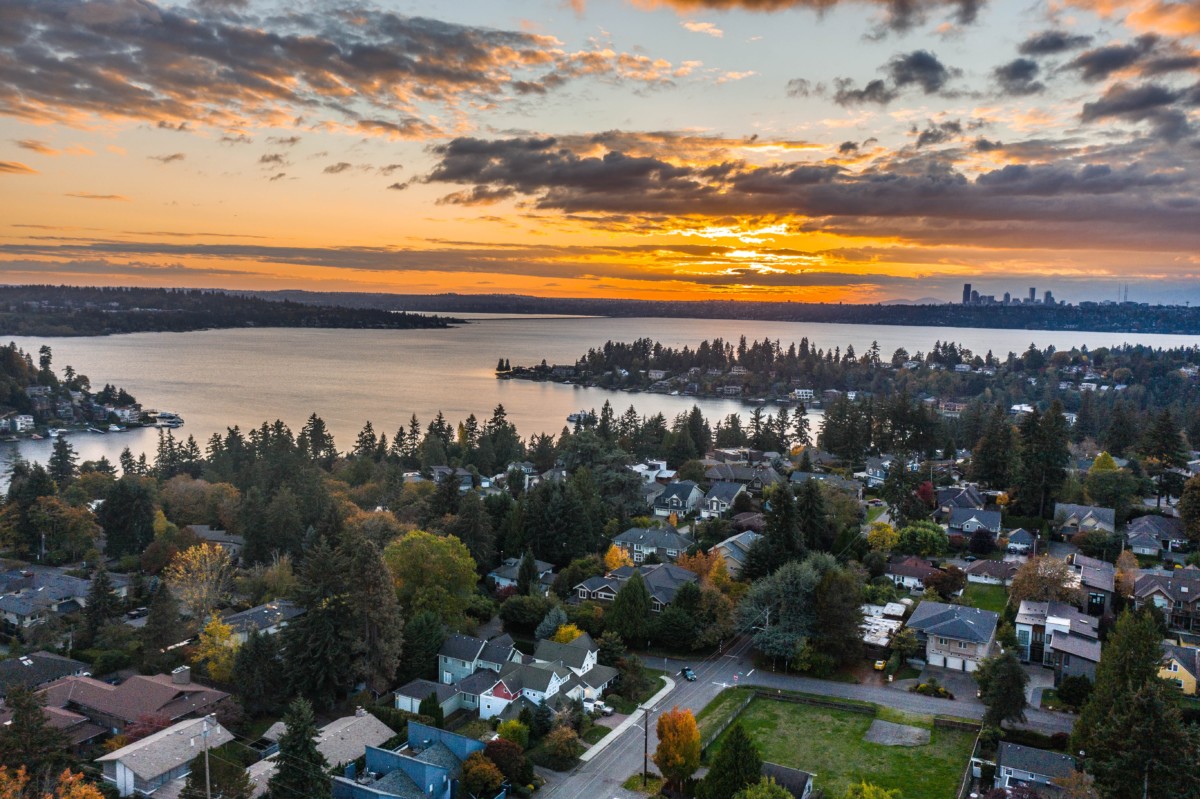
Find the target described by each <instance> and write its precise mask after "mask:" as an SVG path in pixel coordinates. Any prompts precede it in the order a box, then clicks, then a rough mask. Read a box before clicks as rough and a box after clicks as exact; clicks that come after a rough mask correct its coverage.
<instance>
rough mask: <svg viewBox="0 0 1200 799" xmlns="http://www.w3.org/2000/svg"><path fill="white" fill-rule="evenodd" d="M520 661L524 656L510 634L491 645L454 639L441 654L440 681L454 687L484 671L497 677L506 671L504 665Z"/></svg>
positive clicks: (465, 637) (471, 638)
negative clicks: (503, 670) (455, 684)
mask: <svg viewBox="0 0 1200 799" xmlns="http://www.w3.org/2000/svg"><path fill="white" fill-rule="evenodd" d="M520 659H521V653H520V652H518V651H517V648H516V646H514V645H513V639H512V637H511V636H509V635H507V634H506V635H500V636H497V637H496V638H493V639H491V640H490V641H485V640H484V639H482V638H475V637H474V636H470V635H451V636H450V637H448V638H447V639H446V640H445V641H444V642H443V643H442V648H441V649H439V650H438V680H439V682H441V683H442V684H443V685H453V684H454V683H457V682H458V681H459V680H462V679H464V678H466V677H470V676H471V675H472V674H474V673H475V672H477V671H479V670H480V669H484V670H486V671H491V672H493V673H496V672H499V671H500V669H502V668H504V664H506V663H508V662H510V661H514V660H520ZM422 698H424V697H422Z"/></svg>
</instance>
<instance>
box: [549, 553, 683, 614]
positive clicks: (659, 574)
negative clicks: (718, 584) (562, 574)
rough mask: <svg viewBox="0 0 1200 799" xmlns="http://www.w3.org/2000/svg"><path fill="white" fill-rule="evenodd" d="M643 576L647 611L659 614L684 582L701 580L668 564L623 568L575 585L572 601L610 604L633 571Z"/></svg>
mask: <svg viewBox="0 0 1200 799" xmlns="http://www.w3.org/2000/svg"><path fill="white" fill-rule="evenodd" d="M635 569H636V570H637V571H638V572H639V573H640V574H641V575H642V580H643V581H644V582H645V583H646V590H648V591H649V592H650V610H651V612H653V613H658V612H659V611H661V610H662V609H663V608H665V607H666V606H667V605H669V604H671V600H673V599H674V598H675V592H676V591H678V590H679V586H681V585H683V584H684V583H697V582H699V581H700V578H699V577H698V576H697V575H696V573H695V572H690V571H688V570H687V569H683V568H680V567H679V566H676V565H674V564H671V563H655V564H653V565H650V566H637V567H634V566H622V567H621V568H619V569H614V570H613V571H611V572H609V573H608V574H605V575H598V576H596V577H589V578H588V579H587V580H584V581H583V582H582V583H580V584H579V585H577V586H575V592H574V597H573V599H574V600H575V601H577V602H582V601H584V600H588V599H590V600H592V601H595V602H604V603H607V602H612V601H613V600H614V599H616V598H617V592H618V591H620V590H621V586H622V585H624V584H625V582H626V581H627V580H629V578H630V577H632V576H633V573H634V570H635Z"/></svg>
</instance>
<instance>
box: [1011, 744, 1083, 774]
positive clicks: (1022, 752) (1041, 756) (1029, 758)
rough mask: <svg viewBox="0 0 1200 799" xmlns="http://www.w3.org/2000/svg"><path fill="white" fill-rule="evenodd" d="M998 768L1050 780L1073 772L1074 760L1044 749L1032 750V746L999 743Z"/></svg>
mask: <svg viewBox="0 0 1200 799" xmlns="http://www.w3.org/2000/svg"><path fill="white" fill-rule="evenodd" d="M996 766H997V767H998V768H1012V769H1018V770H1020V771H1025V772H1028V773H1030V774H1040V775H1043V776H1046V777H1050V778H1051V779H1053V778H1056V777H1066V776H1068V775H1070V774H1071V773H1072V772H1073V771H1075V758H1073V757H1071V756H1070V755H1064V754H1061V753H1060V752H1050V751H1047V750H1045V749H1034V748H1033V747H1032V746H1021V745H1020V744H1010V743H1008V742H1007V741H1001V743H1000V748H999V749H998V750H997V752H996Z"/></svg>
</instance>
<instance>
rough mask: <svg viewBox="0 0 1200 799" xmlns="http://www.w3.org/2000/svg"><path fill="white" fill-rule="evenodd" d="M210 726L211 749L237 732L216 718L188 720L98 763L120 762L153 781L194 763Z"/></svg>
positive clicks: (229, 739) (111, 754) (230, 739)
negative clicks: (173, 770)
mask: <svg viewBox="0 0 1200 799" xmlns="http://www.w3.org/2000/svg"><path fill="white" fill-rule="evenodd" d="M206 727H207V729H208V746H209V748H210V749H211V748H215V747H218V746H222V745H224V744H227V743H229V742H230V741H232V740H233V733H231V732H229V731H228V730H226V729H225V728H224V727H222V726H221V725H220V724H217V723H216V722H215V721H212V720H207V719H188V720H187V721H181V722H179V723H178V724H172V725H171V726H170V727H167V728H166V729H165V730H159V731H158V732H156V733H154V734H153V735H147V736H146V737H145V738H143V739H141V740H140V741H134V742H133V743H131V744H129V745H128V746H123V747H121V748H120V749H118V750H116V751H115V752H109V753H108V754H107V755H103V756H101V757H98V758H96V762H97V763H103V762H109V761H114V762H115V761H119V762H121V763H122V764H124V766H125V767H126V768H128V769H129V770H130V771H132V772H133V773H134V774H136V775H137V776H138V777H141V778H142V779H143V780H147V781H149V780H153V779H155V778H156V777H159V776H161V775H163V774H166V773H167V772H168V771H171V770H172V769H176V768H179V767H180V766H182V765H183V764H185V763H189V762H191V761H192V760H193V759H194V758H195V757H196V755H197V754H198V753H200V752H201V751H203V746H204V738H203V733H204V729H205V728H206Z"/></svg>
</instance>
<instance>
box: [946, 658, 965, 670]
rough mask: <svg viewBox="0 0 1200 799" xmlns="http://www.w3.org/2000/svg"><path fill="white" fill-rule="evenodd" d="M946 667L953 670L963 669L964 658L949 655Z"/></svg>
mask: <svg viewBox="0 0 1200 799" xmlns="http://www.w3.org/2000/svg"><path fill="white" fill-rule="evenodd" d="M946 668H948V669H950V670H951V671H962V670H963V659H962V658H955V657H947V658H946Z"/></svg>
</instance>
